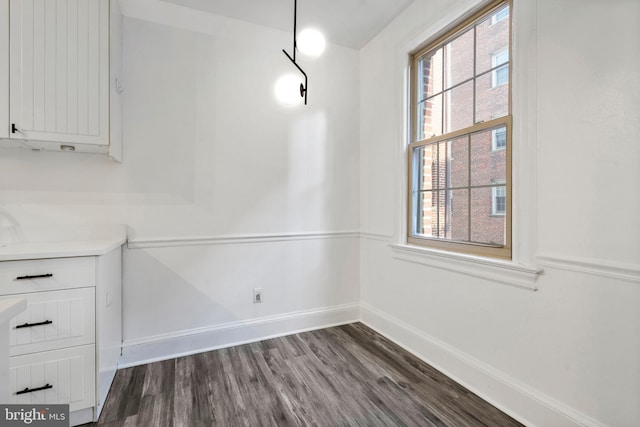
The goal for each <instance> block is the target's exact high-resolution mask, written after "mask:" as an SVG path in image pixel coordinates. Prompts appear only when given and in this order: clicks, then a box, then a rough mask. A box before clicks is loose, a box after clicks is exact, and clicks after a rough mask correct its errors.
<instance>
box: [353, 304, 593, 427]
mask: <svg viewBox="0 0 640 427" xmlns="http://www.w3.org/2000/svg"><path fill="white" fill-rule="evenodd" d="M360 314H361V320H360V321H361V322H362V323H364V324H365V325H367V326H368V327H370V328H371V329H373V330H375V331H376V332H378V333H380V334H381V335H384V336H385V337H387V338H389V339H390V340H391V341H393V342H395V343H396V344H398V345H400V346H401V347H403V348H404V349H406V350H408V351H409V352H411V353H413V354H414V355H416V356H417V357H419V358H420V359H422V360H424V361H425V362H427V363H428V364H429V365H431V366H433V367H434V368H436V369H438V370H439V371H440V372H442V373H444V374H445V375H447V376H448V377H449V378H451V379H453V380H454V381H456V382H457V383H459V384H461V385H463V386H464V387H466V388H467V389H469V390H471V391H472V392H474V393H475V394H477V395H478V396H480V397H481V398H482V399H484V400H486V401H487V402H489V403H491V404H492V405H494V406H495V407H497V408H498V409H500V410H501V411H503V412H505V413H507V414H509V415H510V416H512V417H513V418H515V419H517V420H518V421H520V422H522V423H523V424H525V425H527V426H540V427H546V426H554V427H564V426H566V427H578V426H593V427H605V425H604V424H602V423H601V422H599V421H597V420H595V419H593V418H591V417H589V416H588V415H586V414H584V413H582V412H580V411H578V410H576V409H574V408H571V407H569V406H567V405H566V404H564V403H562V402H560V401H558V400H557V399H554V398H552V397H550V396H548V395H546V394H544V393H542V392H540V391H538V390H535V389H533V388H531V387H530V386H528V385H526V384H524V383H522V382H520V381H518V380H516V379H515V378H512V377H510V376H509V375H507V374H505V373H504V372H501V371H499V370H497V369H495V368H493V367H491V366H488V365H486V364H485V363H483V362H481V361H480V360H478V359H476V358H474V357H472V356H470V355H468V354H466V353H463V352H462V351H460V350H458V349H456V348H454V347H452V346H450V345H449V344H446V343H444V342H442V341H440V340H439V339H437V338H435V337H432V336H429V335H428V334H426V333H424V332H422V331H420V330H418V329H416V328H414V327H413V326H411V325H408V324H406V323H404V322H402V321H400V320H398V319H396V318H394V317H392V316H389V315H387V314H385V313H383V312H382V311H380V310H378V309H376V308H375V307H372V306H370V305H369V304H366V303H361V304H360Z"/></svg>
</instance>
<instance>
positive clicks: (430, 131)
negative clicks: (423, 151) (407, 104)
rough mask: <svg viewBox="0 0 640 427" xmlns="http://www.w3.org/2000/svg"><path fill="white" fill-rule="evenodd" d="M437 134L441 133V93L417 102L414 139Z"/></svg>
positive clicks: (426, 137) (418, 139)
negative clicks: (416, 127) (416, 123)
mask: <svg viewBox="0 0 640 427" xmlns="http://www.w3.org/2000/svg"><path fill="white" fill-rule="evenodd" d="M438 135H442V94H440V95H436V96H434V97H433V98H429V99H427V100H426V101H422V102H421V103H420V104H418V129H417V134H416V140H417V141H420V140H423V139H428V138H431V137H433V136H438Z"/></svg>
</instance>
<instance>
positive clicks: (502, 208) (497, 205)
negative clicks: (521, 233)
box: [491, 187, 507, 215]
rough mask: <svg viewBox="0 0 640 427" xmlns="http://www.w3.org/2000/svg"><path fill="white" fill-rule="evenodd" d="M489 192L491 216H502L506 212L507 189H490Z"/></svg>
mask: <svg viewBox="0 0 640 427" xmlns="http://www.w3.org/2000/svg"><path fill="white" fill-rule="evenodd" d="M491 192H492V197H491V214H492V215H504V214H505V212H506V211H507V189H506V188H505V187H492V188H491Z"/></svg>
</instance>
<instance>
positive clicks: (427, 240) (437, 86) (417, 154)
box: [407, 1, 512, 259]
mask: <svg viewBox="0 0 640 427" xmlns="http://www.w3.org/2000/svg"><path fill="white" fill-rule="evenodd" d="M510 7H511V4H510V2H509V1H496V2H493V3H492V4H490V5H488V6H487V7H485V8H484V9H482V10H481V11H479V12H478V13H477V14H475V15H474V16H472V17H470V18H469V19H467V20H466V21H465V22H463V23H462V24H460V25H458V26H456V27H455V28H453V29H451V30H450V31H448V32H447V33H446V34H444V35H443V36H442V37H439V38H438V39H437V40H435V41H433V42H432V43H429V44H428V45H427V46H426V47H425V48H424V49H421V50H420V51H419V52H417V53H416V54H414V55H413V56H412V66H411V73H412V89H411V91H412V97H411V103H412V108H411V122H412V124H411V129H412V131H411V135H412V137H411V138H412V140H411V143H410V145H409V149H408V155H409V162H408V163H409V183H408V187H409V192H408V226H407V230H408V236H407V240H408V242H409V243H410V244H416V245H422V246H427V247H431V248H435V249H443V250H449V251H455V252H463V253H469V254H475V255H482V256H489V257H497V258H504V259H510V258H511V122H512V120H511V83H510V81H511V78H510V73H511V71H510V70H511V61H510V51H511V49H510V47H511V17H510V13H509V12H510V10H509V9H510Z"/></svg>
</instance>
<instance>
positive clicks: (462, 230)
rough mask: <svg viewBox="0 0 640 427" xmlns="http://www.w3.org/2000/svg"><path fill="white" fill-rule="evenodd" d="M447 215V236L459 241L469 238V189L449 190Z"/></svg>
mask: <svg viewBox="0 0 640 427" xmlns="http://www.w3.org/2000/svg"><path fill="white" fill-rule="evenodd" d="M447 203H448V204H447V205H446V206H447V212H446V216H445V221H446V223H445V238H446V239H451V240H458V241H468V240H469V190H467V189H464V190H451V191H449V192H448V199H447Z"/></svg>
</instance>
